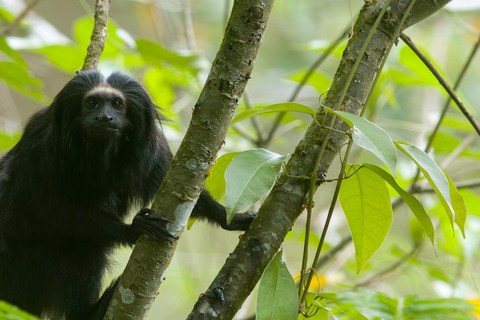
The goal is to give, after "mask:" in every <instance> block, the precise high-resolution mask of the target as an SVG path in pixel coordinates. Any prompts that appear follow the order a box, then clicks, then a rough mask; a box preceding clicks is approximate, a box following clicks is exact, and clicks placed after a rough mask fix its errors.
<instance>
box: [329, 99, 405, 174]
mask: <svg viewBox="0 0 480 320" xmlns="http://www.w3.org/2000/svg"><path fill="white" fill-rule="evenodd" d="M324 109H325V111H327V112H330V113H333V114H336V115H338V116H339V117H340V118H342V120H343V121H345V122H346V123H347V124H348V125H349V126H350V127H352V128H353V133H352V136H353V142H355V144H356V145H357V146H359V147H361V148H364V149H365V150H368V151H370V152H372V153H373V154H374V155H375V156H377V158H378V159H380V161H382V162H383V163H384V164H385V165H386V166H387V168H388V169H389V170H390V172H391V173H392V174H393V176H394V177H397V173H396V170H395V167H396V165H397V150H396V148H395V145H394V144H393V141H392V138H390V136H389V135H388V133H386V132H385V130H383V129H382V128H380V127H379V126H377V125H376V124H374V123H372V122H370V121H368V120H367V119H364V118H362V117H359V116H357V115H355V114H353V113H348V112H343V111H335V110H332V109H330V108H327V107H324Z"/></svg>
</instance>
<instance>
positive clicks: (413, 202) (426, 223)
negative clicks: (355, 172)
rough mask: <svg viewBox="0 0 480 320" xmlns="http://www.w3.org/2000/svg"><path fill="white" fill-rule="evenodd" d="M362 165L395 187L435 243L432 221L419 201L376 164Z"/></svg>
mask: <svg viewBox="0 0 480 320" xmlns="http://www.w3.org/2000/svg"><path fill="white" fill-rule="evenodd" d="M362 166H363V167H365V168H368V169H369V170H371V171H373V172H375V173H376V174H378V175H379V176H380V177H382V179H384V180H385V181H386V182H388V183H389V184H390V185H391V186H392V187H393V188H394V189H395V191H397V193H398V194H399V195H400V196H401V197H402V199H403V200H404V201H405V203H406V204H407V205H408V207H409V208H410V210H412V212H413V214H414V215H415V216H416V217H417V219H418V221H419V222H420V223H421V224H422V226H423V228H424V229H425V233H426V234H427V236H428V238H430V241H432V244H435V241H434V233H435V230H434V228H433V224H432V221H431V220H430V217H429V216H428V215H427V213H426V212H425V209H424V208H423V206H422V204H421V203H420V201H418V200H417V198H415V197H414V196H412V195H411V194H410V193H408V192H406V191H405V190H403V189H402V188H401V187H400V186H399V185H398V183H397V182H396V181H395V179H394V178H393V177H392V176H391V175H390V174H389V173H388V172H387V171H385V170H383V169H382V168H380V167H378V166H376V165H373V164H369V163H364V164H362Z"/></svg>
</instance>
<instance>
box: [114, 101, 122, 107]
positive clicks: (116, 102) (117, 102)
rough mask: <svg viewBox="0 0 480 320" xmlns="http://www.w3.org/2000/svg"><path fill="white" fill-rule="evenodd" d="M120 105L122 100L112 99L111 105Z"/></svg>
mask: <svg viewBox="0 0 480 320" xmlns="http://www.w3.org/2000/svg"><path fill="white" fill-rule="evenodd" d="M121 106H122V101H120V100H119V99H114V100H113V101H112V107H114V108H120V107H121Z"/></svg>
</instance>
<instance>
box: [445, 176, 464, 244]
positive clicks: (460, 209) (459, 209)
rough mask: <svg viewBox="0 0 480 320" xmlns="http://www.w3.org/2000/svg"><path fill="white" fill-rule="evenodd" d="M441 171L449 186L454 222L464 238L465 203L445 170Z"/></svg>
mask: <svg viewBox="0 0 480 320" xmlns="http://www.w3.org/2000/svg"><path fill="white" fill-rule="evenodd" d="M442 171H443V173H444V174H445V177H446V178H447V180H448V186H449V188H450V199H451V200H452V207H453V210H454V212H455V224H456V225H457V226H458V227H459V228H460V231H462V236H463V238H464V239H465V221H466V220H467V206H466V205H465V200H464V199H463V196H462V195H461V194H460V192H459V191H458V189H457V187H455V184H454V183H453V181H452V179H451V178H450V177H449V176H448V174H447V173H446V172H445V170H442Z"/></svg>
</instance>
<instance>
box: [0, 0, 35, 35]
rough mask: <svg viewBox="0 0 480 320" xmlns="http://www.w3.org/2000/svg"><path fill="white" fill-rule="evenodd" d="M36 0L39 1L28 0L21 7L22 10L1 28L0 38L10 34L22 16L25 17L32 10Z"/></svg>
mask: <svg viewBox="0 0 480 320" xmlns="http://www.w3.org/2000/svg"><path fill="white" fill-rule="evenodd" d="M38 2H40V0H33V1H32V2H30V3H29V4H28V5H27V6H26V7H25V8H24V9H23V11H22V12H20V14H19V15H18V16H17V17H16V18H15V20H13V21H12V22H11V23H10V24H9V25H7V26H6V27H5V28H3V29H2V31H0V38H1V37H5V36H6V35H8V34H10V33H11V32H12V31H13V29H15V28H16V27H17V26H18V24H19V23H20V22H21V21H22V20H23V18H25V16H26V15H27V14H28V13H29V12H30V10H32V9H33V7H35V6H36V5H37V3H38Z"/></svg>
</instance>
